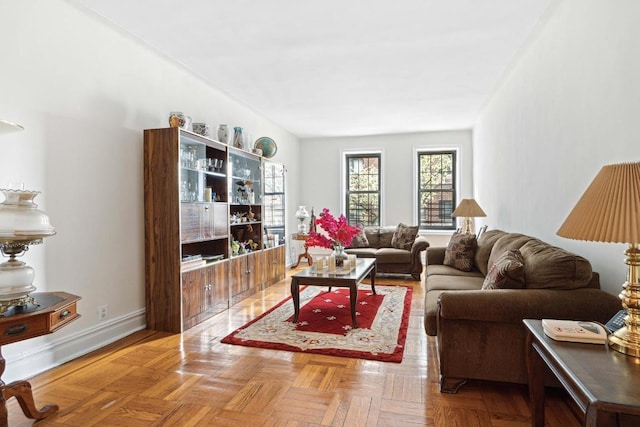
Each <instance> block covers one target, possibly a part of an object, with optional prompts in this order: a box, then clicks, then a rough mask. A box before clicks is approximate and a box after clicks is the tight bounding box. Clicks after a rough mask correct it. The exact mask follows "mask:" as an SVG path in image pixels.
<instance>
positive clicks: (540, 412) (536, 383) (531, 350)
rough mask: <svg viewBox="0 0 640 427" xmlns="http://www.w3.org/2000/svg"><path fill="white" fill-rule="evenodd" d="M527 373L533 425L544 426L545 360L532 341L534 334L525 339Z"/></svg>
mask: <svg viewBox="0 0 640 427" xmlns="http://www.w3.org/2000/svg"><path fill="white" fill-rule="evenodd" d="M525 345H526V355H527V359H526V360H527V373H528V377H529V401H530V403H531V425H532V426H533V427H544V362H543V360H542V357H540V355H539V354H538V351H537V350H536V349H535V347H534V343H533V342H532V334H531V333H530V332H529V333H528V334H527V339H526V341H525Z"/></svg>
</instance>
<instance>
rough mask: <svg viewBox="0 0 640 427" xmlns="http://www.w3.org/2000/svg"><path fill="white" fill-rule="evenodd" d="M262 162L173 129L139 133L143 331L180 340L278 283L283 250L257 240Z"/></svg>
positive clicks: (260, 224) (260, 231)
mask: <svg viewBox="0 0 640 427" xmlns="http://www.w3.org/2000/svg"><path fill="white" fill-rule="evenodd" d="M265 160H266V159H263V158H262V157H260V156H256V155H254V154H252V153H248V152H245V151H242V150H236V149H233V148H231V147H228V146H227V145H225V144H222V143H220V142H218V141H214V140H212V139H209V138H205V137H202V136H200V135H197V134H194V133H192V132H189V131H186V130H183V129H180V128H164V129H148V130H145V131H144V202H145V299H146V321H147V328H148V329H154V330H162V331H168V332H176V333H179V332H182V331H183V330H186V329H188V328H191V327H193V326H195V325H196V324H198V323H200V322H202V321H204V320H206V319H207V318H209V317H211V316H213V315H214V314H216V313H219V312H221V311H223V310H226V309H228V308H229V305H230V304H233V303H235V302H237V301H239V300H241V299H243V298H245V297H246V296H248V295H251V294H253V293H255V292H257V291H259V290H261V289H263V288H264V287H266V286H269V285H271V284H273V283H275V282H277V281H278V280H281V279H283V278H284V268H285V267H284V252H285V251H284V242H282V243H283V244H282V245H280V246H281V247H277V248H276V247H271V246H269V244H268V242H267V240H266V239H267V236H268V233H266V232H263V230H265V228H264V227H263V222H262V220H263V210H262V209H263V206H262V195H263V185H262V181H263V176H262V170H263V167H262V163H263V161H265ZM241 181H242V182H241ZM247 181H251V183H250V184H249V183H248V182H247ZM240 184H243V185H240ZM247 184H249V185H247ZM249 189H250V190H251V192H252V193H253V195H251V197H250V198H249V197H246V198H245V197H244V196H245V193H246V191H247V190H249ZM240 190H242V191H240ZM238 244H242V246H246V249H243V250H241V251H239V250H237V248H238ZM272 250H277V252H282V256H281V259H282V262H281V265H274V254H271V253H270V252H271V251H272ZM277 252H276V253H277ZM267 258H268V261H266V260H267ZM277 259H278V261H276V262H280V261H279V259H280V258H277ZM267 262H268V264H267ZM267 265H268V266H269V267H268V268H267V267H266V266H267Z"/></svg>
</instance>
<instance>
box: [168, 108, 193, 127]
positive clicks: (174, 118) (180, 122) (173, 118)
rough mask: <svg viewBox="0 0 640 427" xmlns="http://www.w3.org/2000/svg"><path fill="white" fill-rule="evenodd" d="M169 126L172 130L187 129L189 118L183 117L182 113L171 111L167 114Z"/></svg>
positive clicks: (189, 124) (189, 122)
mask: <svg viewBox="0 0 640 427" xmlns="http://www.w3.org/2000/svg"><path fill="white" fill-rule="evenodd" d="M169 126H171V127H172V128H182V129H189V126H191V117H189V116H187V115H185V114H184V113H183V112H182V111H172V112H171V113H170V114H169Z"/></svg>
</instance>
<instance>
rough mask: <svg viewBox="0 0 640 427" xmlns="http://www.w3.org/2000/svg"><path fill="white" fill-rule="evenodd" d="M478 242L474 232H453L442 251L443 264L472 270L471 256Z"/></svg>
mask: <svg viewBox="0 0 640 427" xmlns="http://www.w3.org/2000/svg"><path fill="white" fill-rule="evenodd" d="M477 246H478V242H477V240H476V235H475V234H463V233H455V234H454V235H453V236H451V240H449V245H448V246H447V250H446V251H445V253H444V265H448V266H450V267H453V268H457V269H458V270H462V271H471V270H473V258H474V256H475V254H476V247H477Z"/></svg>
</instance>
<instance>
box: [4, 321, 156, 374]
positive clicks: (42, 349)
mask: <svg viewBox="0 0 640 427" xmlns="http://www.w3.org/2000/svg"><path fill="white" fill-rule="evenodd" d="M145 328H146V321H145V310H144V309H140V310H137V311H134V312H132V313H129V314H126V315H124V316H120V317H118V318H115V319H111V320H108V321H106V322H100V323H99V324H98V325H96V326H94V327H91V328H89V329H84V330H82V331H79V332H78V333H76V334H72V335H65V336H64V337H62V338H59V339H56V338H55V336H56V335H55V334H53V335H51V337H53V339H52V340H51V341H48V342H47V343H45V344H43V345H40V346H37V347H33V348H30V349H29V350H28V351H23V352H21V353H20V354H16V355H13V357H12V356H7V357H6V366H7V370H6V371H5V373H4V375H3V378H2V380H3V381H5V382H6V383H9V382H11V381H15V380H21V379H28V378H30V377H32V376H34V375H37V374H39V373H42V372H44V371H47V370H49V369H52V368H55V367H56V366H60V365H62V364H63V363H66V362H68V361H70V360H73V359H76V358H78V357H80V356H84V355H85V354H88V353H91V352H92V351H94V350H97V349H99V348H101V347H104V346H105V345H107V344H110V343H112V342H115V341H117V340H119V339H121V338H124V337H126V336H127V335H131V334H133V333H134V332H137V331H140V330H142V329H145Z"/></svg>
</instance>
